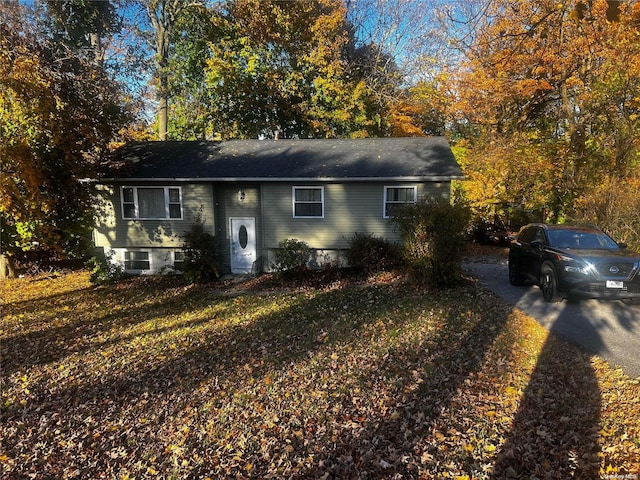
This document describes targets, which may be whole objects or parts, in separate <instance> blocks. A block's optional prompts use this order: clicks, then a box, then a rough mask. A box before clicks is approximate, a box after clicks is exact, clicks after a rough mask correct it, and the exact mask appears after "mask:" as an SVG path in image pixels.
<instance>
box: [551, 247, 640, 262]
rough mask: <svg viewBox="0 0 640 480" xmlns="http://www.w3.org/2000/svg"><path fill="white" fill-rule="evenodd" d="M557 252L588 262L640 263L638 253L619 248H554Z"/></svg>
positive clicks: (639, 254)
mask: <svg viewBox="0 0 640 480" xmlns="http://www.w3.org/2000/svg"><path fill="white" fill-rule="evenodd" d="M554 250H557V251H558V252H561V253H564V254H565V255H569V256H575V257H580V258H582V259H584V260H588V261H597V260H628V261H640V253H637V252H634V251H633V250H627V249H626V248H621V249H619V250H605V249H597V248H594V249H575V248H554Z"/></svg>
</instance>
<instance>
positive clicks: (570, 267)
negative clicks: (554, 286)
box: [557, 254, 596, 275]
mask: <svg viewBox="0 0 640 480" xmlns="http://www.w3.org/2000/svg"><path fill="white" fill-rule="evenodd" d="M557 257H558V260H560V261H561V262H563V263H564V264H565V265H564V271H565V272H568V273H580V274H582V275H591V274H594V273H596V268H595V266H594V265H593V264H592V263H589V262H586V263H584V264H583V263H579V262H578V261H577V260H576V259H575V258H572V257H568V256H566V255H561V254H558V255H557Z"/></svg>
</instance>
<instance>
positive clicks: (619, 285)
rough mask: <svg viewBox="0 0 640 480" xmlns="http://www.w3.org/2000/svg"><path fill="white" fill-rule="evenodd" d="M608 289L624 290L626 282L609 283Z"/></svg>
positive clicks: (609, 281) (611, 281)
mask: <svg viewBox="0 0 640 480" xmlns="http://www.w3.org/2000/svg"><path fill="white" fill-rule="evenodd" d="M607 288H624V282H615V281H613V280H608V281H607Z"/></svg>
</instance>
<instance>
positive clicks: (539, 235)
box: [526, 227, 549, 282]
mask: <svg viewBox="0 0 640 480" xmlns="http://www.w3.org/2000/svg"><path fill="white" fill-rule="evenodd" d="M548 244H549V242H548V241H547V236H546V235H545V233H544V230H543V229H542V228H540V227H534V231H533V232H532V237H531V241H530V242H529V243H528V245H527V253H526V256H527V259H526V263H527V271H528V272H529V273H528V274H529V276H530V278H532V279H534V280H535V281H536V282H538V280H539V279H540V267H541V266H542V262H544V259H545V248H546V247H547V245H548Z"/></svg>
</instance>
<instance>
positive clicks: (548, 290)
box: [540, 263, 562, 303]
mask: <svg viewBox="0 0 640 480" xmlns="http://www.w3.org/2000/svg"><path fill="white" fill-rule="evenodd" d="M540 288H541V289H542V296H543V297H544V299H545V300H546V301H547V302H552V303H555V302H559V301H560V300H562V296H560V293H559V292H558V277H557V275H556V271H555V269H554V268H553V265H551V264H550V263H545V264H543V265H542V267H541V268H540Z"/></svg>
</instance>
